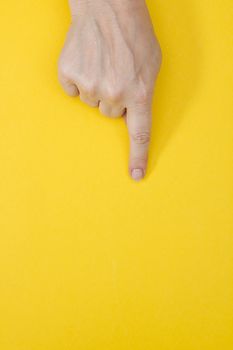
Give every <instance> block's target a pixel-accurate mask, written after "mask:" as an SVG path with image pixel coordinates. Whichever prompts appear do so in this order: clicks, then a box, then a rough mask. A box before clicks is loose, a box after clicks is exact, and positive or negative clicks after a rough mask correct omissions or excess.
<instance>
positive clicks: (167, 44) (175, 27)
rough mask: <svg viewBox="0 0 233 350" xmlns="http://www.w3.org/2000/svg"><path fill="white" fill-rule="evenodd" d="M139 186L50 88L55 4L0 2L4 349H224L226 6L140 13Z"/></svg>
mask: <svg viewBox="0 0 233 350" xmlns="http://www.w3.org/2000/svg"><path fill="white" fill-rule="evenodd" d="M148 5H149V8H150V12H151V16H152V18H153V23H154V25H155V30H156V32H157V35H158V37H159V40H160V43H161V46H162V50H163V58H164V61H163V67H162V71H161V73H160V76H159V79H158V83H157V89H156V93H155V98H154V124H153V141H152V146H151V154H150V163H149V174H148V176H147V178H146V179H145V180H144V181H143V182H142V183H134V182H133V181H132V180H130V178H129V177H128V174H127V160H128V138H127V132H126V128H125V125H124V122H123V120H117V121H114V120H110V119H108V118H106V117H103V116H101V115H100V114H99V112H98V110H95V109H91V108H89V107H87V106H85V105H84V104H83V103H82V102H80V101H79V100H78V99H71V98H69V97H67V96H66V95H65V94H64V93H63V91H62V89H61V88H60V86H59V84H58V81H57V58H58V55H59V52H60V49H61V47H62V45H63V42H64V38H65V34H66V31H67V29H68V26H69V21H70V18H69V11H68V5H67V2H66V0H49V1H48V0H43V1H29V0H23V1H16V0H13V1H6V0H1V2H0V16H1V20H0V45H1V46H0V99H1V103H0V232H1V234H0V348H1V349H2V350H39V349H40V350H42V349H43V350H47V349H48V350H55V349H56V350H65V349H67V350H77V349H78V350H100V349H101V350H113V349H114V350H115V349H116V350H126V349H127V350H155V349H158V350H222V349H223V350H232V349H233V215H232V213H233V181H232V179H233V101H232V92H233V91H232V87H233V68H232V63H233V41H232V38H233V3H232V0H216V1H207V0H206V1H203V0H190V1H185V0H177V1H173V0H168V1H164V0H156V1H155V0H151V1H148Z"/></svg>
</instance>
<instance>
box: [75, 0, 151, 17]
mask: <svg viewBox="0 0 233 350" xmlns="http://www.w3.org/2000/svg"><path fill="white" fill-rule="evenodd" d="M69 4H70V10H71V14H72V16H76V15H78V14H79V13H80V12H82V11H85V10H86V9H99V10H101V11H104V8H105V7H107V6H111V7H114V8H115V9H116V10H119V11H126V12H128V11H129V12H130V11H132V10H134V9H138V8H140V7H141V6H142V5H143V6H145V4H146V3H145V0H69Z"/></svg>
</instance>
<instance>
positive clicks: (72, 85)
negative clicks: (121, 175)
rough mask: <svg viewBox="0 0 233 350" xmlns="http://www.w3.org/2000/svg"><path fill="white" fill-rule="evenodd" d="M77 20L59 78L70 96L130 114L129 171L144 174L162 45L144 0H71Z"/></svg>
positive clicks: (136, 176) (111, 112) (136, 175)
mask: <svg viewBox="0 0 233 350" xmlns="http://www.w3.org/2000/svg"><path fill="white" fill-rule="evenodd" d="M70 7H71V14H72V23H71V26H70V30H69V32H68V35H67V39H66V43H65V46H64V48H63V50H62V53H61V56H60V59H59V80H60V82H61V84H62V86H63V88H64V90H65V91H66V92H67V94H69V95H70V96H78V95H79V96H80V99H81V100H82V101H84V102H85V103H87V104H88V105H89V106H92V107H97V106H98V107H99V109H100V111H101V113H102V114H104V115H106V116H109V117H112V118H115V117H120V116H123V115H124V116H125V118H126V124H127V127H128V131H129V137H130V157H129V171H130V174H131V176H132V178H133V179H135V180H140V179H142V178H143V177H144V175H145V172H146V167H147V158H148V148H149V142H150V130H151V122H152V97H153V90H154V84H155V80H156V77H157V75H158V72H159V68H160V64H161V50H160V46H159V43H158V41H157V39H156V37H155V34H154V31H153V26H152V23H151V20H150V16H149V13H148V9H147V7H146V4H145V1H144V0H98V1H97V0H79V1H77V0H73V1H72V0H71V1H70Z"/></svg>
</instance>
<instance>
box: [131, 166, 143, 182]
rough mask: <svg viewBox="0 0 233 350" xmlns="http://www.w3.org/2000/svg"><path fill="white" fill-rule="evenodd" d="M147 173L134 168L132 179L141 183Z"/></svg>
mask: <svg viewBox="0 0 233 350" xmlns="http://www.w3.org/2000/svg"><path fill="white" fill-rule="evenodd" d="M144 176H145V171H144V169H142V168H134V169H132V170H131V177H132V179H133V180H135V181H140V180H142V179H143V178H144Z"/></svg>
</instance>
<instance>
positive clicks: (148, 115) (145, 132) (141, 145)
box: [126, 103, 152, 181]
mask: <svg viewBox="0 0 233 350" xmlns="http://www.w3.org/2000/svg"><path fill="white" fill-rule="evenodd" d="M151 109H152V108H151V104H150V103H148V104H146V105H144V104H143V105H134V106H131V107H129V108H127V115H126V123H127V127H128V132H129V139H130V156H129V172H130V175H131V177H132V178H133V179H134V180H136V181H139V180H141V179H142V178H143V177H144V176H145V174H146V168H147V160H148V151H149V144H150V134H151V124H152V110H151Z"/></svg>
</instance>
